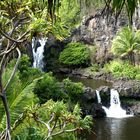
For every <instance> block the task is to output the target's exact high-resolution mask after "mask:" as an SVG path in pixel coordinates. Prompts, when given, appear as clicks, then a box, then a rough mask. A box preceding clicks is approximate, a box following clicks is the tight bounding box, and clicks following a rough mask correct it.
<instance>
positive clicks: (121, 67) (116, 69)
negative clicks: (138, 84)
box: [104, 60, 139, 79]
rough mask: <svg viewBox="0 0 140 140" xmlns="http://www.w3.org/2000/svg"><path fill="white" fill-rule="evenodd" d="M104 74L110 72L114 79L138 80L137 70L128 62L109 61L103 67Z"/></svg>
mask: <svg viewBox="0 0 140 140" xmlns="http://www.w3.org/2000/svg"><path fill="white" fill-rule="evenodd" d="M104 68H105V70H106V72H111V73H112V74H113V75H114V76H115V77H116V78H119V77H125V78H128V79H135V78H136V79H138V77H139V76H137V74H139V69H138V68H136V67H134V66H133V65H130V64H129V63H128V62H122V61H115V60H114V61H111V62H110V63H108V64H106V65H105V67H104Z"/></svg>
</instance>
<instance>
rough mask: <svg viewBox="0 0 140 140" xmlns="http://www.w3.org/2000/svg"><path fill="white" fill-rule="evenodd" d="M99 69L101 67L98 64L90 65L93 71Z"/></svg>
mask: <svg viewBox="0 0 140 140" xmlns="http://www.w3.org/2000/svg"><path fill="white" fill-rule="evenodd" d="M99 69H100V67H99V65H98V64H93V65H92V66H91V67H90V70H91V71H92V72H99Z"/></svg>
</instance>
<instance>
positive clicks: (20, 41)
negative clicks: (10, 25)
mask: <svg viewBox="0 0 140 140" xmlns="http://www.w3.org/2000/svg"><path fill="white" fill-rule="evenodd" d="M0 33H1V34H2V35H3V36H4V37H5V38H7V39H9V40H10V41H13V42H16V43H22V42H23V41H24V40H15V39H13V38H11V37H10V36H9V35H7V34H6V33H4V32H3V31H2V30H1V28H0Z"/></svg>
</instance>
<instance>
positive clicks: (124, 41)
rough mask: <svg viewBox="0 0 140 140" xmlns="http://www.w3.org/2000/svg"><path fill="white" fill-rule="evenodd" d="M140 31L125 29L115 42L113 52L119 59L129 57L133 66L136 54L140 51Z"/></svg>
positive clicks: (119, 33)
mask: <svg viewBox="0 0 140 140" xmlns="http://www.w3.org/2000/svg"><path fill="white" fill-rule="evenodd" d="M139 35H140V31H139V30H138V31H136V32H134V31H132V30H131V29H130V28H129V27H125V28H123V29H122V30H121V31H120V32H118V34H117V35H116V37H115V38H114V40H113V44H112V48H111V49H112V50H111V51H112V52H113V54H114V55H116V56H119V57H125V56H127V57H128V60H129V61H130V62H131V64H135V60H134V54H135V53H137V52H139V51H140V47H139V46H140V39H139Z"/></svg>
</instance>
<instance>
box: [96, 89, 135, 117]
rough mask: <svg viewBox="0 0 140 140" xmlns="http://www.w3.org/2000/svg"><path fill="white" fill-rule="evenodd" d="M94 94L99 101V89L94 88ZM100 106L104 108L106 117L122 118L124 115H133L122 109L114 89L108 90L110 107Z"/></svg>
mask: <svg viewBox="0 0 140 140" xmlns="http://www.w3.org/2000/svg"><path fill="white" fill-rule="evenodd" d="M96 95H97V100H98V103H101V97H100V94H99V91H97V90H96ZM99 99H100V100H99ZM99 101H100V102H99ZM102 108H103V109H104V110H105V112H106V116H107V117H112V118H124V117H132V116H133V114H127V113H126V110H124V109H122V107H121V102H120V98H119V93H118V92H117V90H115V89H111V91H110V107H109V108H107V107H105V106H102Z"/></svg>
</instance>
